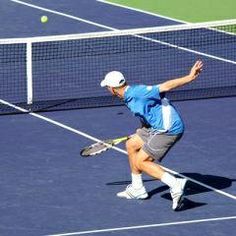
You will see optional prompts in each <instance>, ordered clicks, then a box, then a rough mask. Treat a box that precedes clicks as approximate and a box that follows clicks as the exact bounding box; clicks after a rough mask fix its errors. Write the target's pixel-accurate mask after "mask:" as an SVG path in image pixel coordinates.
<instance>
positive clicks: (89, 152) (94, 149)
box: [80, 139, 114, 157]
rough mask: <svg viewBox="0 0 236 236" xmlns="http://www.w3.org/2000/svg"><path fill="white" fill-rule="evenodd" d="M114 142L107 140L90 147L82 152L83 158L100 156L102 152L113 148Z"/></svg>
mask: <svg viewBox="0 0 236 236" xmlns="http://www.w3.org/2000/svg"><path fill="white" fill-rule="evenodd" d="M113 145H114V144H113V140H112V139H107V140H104V141H102V142H97V143H94V144H92V145H90V146H87V147H85V148H83V149H82V150H81V152H80V155H81V156H82V157H90V156H95V155H97V154H100V153H101V152H105V151H106V150H108V149H110V148H111V147H112V146H113Z"/></svg>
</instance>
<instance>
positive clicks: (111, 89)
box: [107, 86, 116, 95]
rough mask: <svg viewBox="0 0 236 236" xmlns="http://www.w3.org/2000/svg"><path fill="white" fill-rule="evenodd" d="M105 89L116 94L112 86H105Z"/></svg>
mask: <svg viewBox="0 0 236 236" xmlns="http://www.w3.org/2000/svg"><path fill="white" fill-rule="evenodd" d="M107 89H108V91H109V92H110V93H111V94H112V95H116V94H115V91H114V89H113V88H112V87H109V86H107Z"/></svg>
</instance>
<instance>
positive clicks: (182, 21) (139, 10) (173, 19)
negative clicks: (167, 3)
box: [96, 0, 190, 24]
mask: <svg viewBox="0 0 236 236" xmlns="http://www.w3.org/2000/svg"><path fill="white" fill-rule="evenodd" d="M96 1H97V2H101V3H104V4H108V5H113V6H117V7H121V8H126V9H129V10H132V11H137V12H140V13H144V14H147V15H151V16H156V17H160V18H164V19H167V20H171V21H176V22H179V23H184V24H188V23H190V22H188V21H184V20H179V19H177V18H173V17H170V16H165V15H161V14H157V13H153V12H150V11H146V10H142V9H139V8H135V7H130V6H125V5H122V4H119V3H114V2H109V1H106V0H96Z"/></svg>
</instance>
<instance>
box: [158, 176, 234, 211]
mask: <svg viewBox="0 0 236 236" xmlns="http://www.w3.org/2000/svg"><path fill="white" fill-rule="evenodd" d="M182 174H183V175H184V176H187V177H189V178H191V179H194V180H195V181H196V182H193V181H188V182H187V185H186V191H185V199H184V201H183V203H182V206H181V208H180V209H179V211H184V210H188V209H192V208H196V207H200V206H204V205H206V204H207V203H203V202H193V201H191V200H189V199H188V198H187V197H188V196H191V195H195V194H201V193H205V192H211V191H214V190H223V189H226V188H229V187H230V186H231V185H232V182H234V181H236V180H235V179H229V178H226V177H222V176H215V175H202V174H198V173H182ZM197 182H199V183H197ZM200 183H201V184H204V185H207V186H210V187H211V188H209V187H207V186H205V187H204V186H203V185H201V184H200ZM154 191H155V190H154ZM161 197H162V198H165V199H168V200H170V201H171V200H172V199H171V196H170V193H164V194H162V195H161Z"/></svg>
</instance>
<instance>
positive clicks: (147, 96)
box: [101, 60, 203, 210]
mask: <svg viewBox="0 0 236 236" xmlns="http://www.w3.org/2000/svg"><path fill="white" fill-rule="evenodd" d="M202 68H203V63H202V61H200V60H198V61H196V63H195V64H194V65H193V67H192V68H191V70H190V73H189V74H188V75H186V76H184V77H182V78H177V79H173V80H169V81H166V82H164V83H162V84H159V85H154V86H147V85H133V86H129V85H128V84H127V83H126V80H125V78H124V76H123V74H122V73H121V72H118V71H112V72H109V73H108V74H107V75H106V76H105V78H104V80H103V81H102V82H101V86H102V87H107V89H108V90H109V91H110V92H111V93H112V94H113V95H115V96H118V97H120V98H122V99H123V100H124V102H125V104H126V106H127V107H128V108H129V109H130V110H131V112H132V113H134V115H135V116H137V117H139V118H140V120H141V123H142V127H141V128H140V129H138V130H137V131H136V134H134V135H133V136H132V137H131V138H130V139H129V140H128V141H127V142H126V148H127V152H128V157H129V163H130V168H131V177H132V183H131V184H130V185H128V186H127V188H126V189H125V191H123V192H119V193H118V194H117V196H118V197H121V198H126V199H145V198H147V197H148V193H147V192H146V189H145V187H144V185H143V181H142V176H141V174H142V172H145V173H146V174H148V175H150V176H152V177H153V178H156V179H158V180H160V181H162V182H163V183H164V184H166V185H168V186H169V187H170V193H171V197H172V199H173V204H172V209H173V210H178V208H179V207H180V205H181V201H182V197H183V195H184V188H185V185H186V182H187V180H186V179H181V178H176V177H175V176H173V175H171V174H170V173H168V172H165V171H164V170H163V168H161V166H160V165H159V164H157V163H155V162H154V161H155V160H156V161H158V162H161V161H162V159H163V158H164V156H165V155H166V154H167V152H168V151H169V150H170V148H171V147H173V145H174V144H175V143H176V142H177V141H178V140H180V138H181V137H182V135H183V132H184V124H183V121H182V119H181V117H180V115H179V114H178V112H177V111H176V109H175V108H174V107H173V106H172V105H171V104H170V102H169V100H168V99H166V98H165V92H168V91H171V90H173V89H175V88H178V87H181V86H184V85H185V84H188V83H190V82H192V81H193V80H195V79H196V78H197V77H198V75H199V74H200V72H201V71H202Z"/></svg>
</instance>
